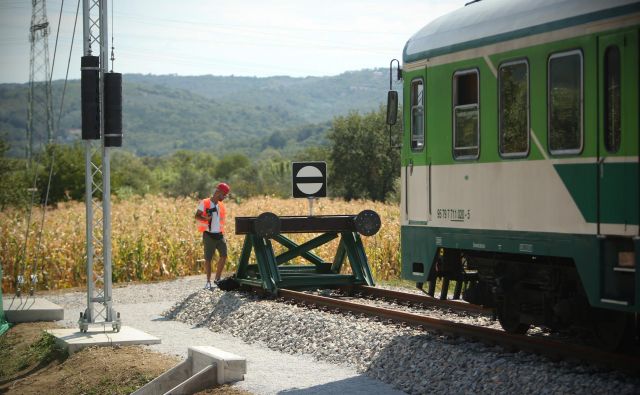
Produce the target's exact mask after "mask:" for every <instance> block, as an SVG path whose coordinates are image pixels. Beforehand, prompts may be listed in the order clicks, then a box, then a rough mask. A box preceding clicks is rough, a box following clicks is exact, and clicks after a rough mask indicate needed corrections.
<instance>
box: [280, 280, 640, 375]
mask: <svg viewBox="0 0 640 395" xmlns="http://www.w3.org/2000/svg"><path fill="white" fill-rule="evenodd" d="M278 296H279V297H282V298H284V299H290V300H294V301H300V302H307V303H310V304H315V305H316V306H326V307H331V308H337V309H340V310H342V311H348V312H351V313H355V314H365V315H368V316H374V317H379V318H382V319H387V320H390V321H392V322H398V323H406V324H409V325H412V326H417V327H420V328H421V329H424V330H430V331H435V332H438V333H443V334H447V335H452V336H462V337H465V338H469V339H471V340H475V341H480V342H483V343H486V344H489V345H500V346H502V347H504V348H505V349H507V350H522V351H526V352H530V353H534V354H540V355H544V356H547V357H549V358H551V359H569V360H580V361H583V362H587V363H591V364H597V365H601V366H606V367H610V368H615V369H619V370H622V371H627V372H631V373H635V374H637V373H640V357H639V356H630V355H624V354H618V353H612V352H607V351H603V350H599V349H597V348H593V347H587V346H581V345H576V344H569V343H563V342H560V341H555V340H549V339H543V338H540V337H532V336H524V335H515V334H511V333H508V332H505V331H502V330H497V329H490V328H485V327H479V326H474V325H469V324H464V323H459V322H453V321H447V320H440V319H436V318H431V317H426V316H422V315H419V314H414V313H407V312H404V311H397V310H391V309H387V308H381V307H375V306H370V305H363V304H359V303H355V302H351V301H345V300H340V299H335V298H329V297H325V296H318V295H312V294H308V293H303V292H298V291H292V290H288V289H279V290H278Z"/></svg>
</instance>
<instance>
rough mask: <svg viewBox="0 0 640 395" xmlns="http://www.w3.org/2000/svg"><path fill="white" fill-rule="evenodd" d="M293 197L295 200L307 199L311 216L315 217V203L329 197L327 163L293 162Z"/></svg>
mask: <svg viewBox="0 0 640 395" xmlns="http://www.w3.org/2000/svg"><path fill="white" fill-rule="evenodd" d="M291 170H292V171H291V175H292V176H293V181H292V183H291V184H292V195H293V197H294V198H307V199H308V201H309V216H313V201H314V199H316V198H319V197H327V163H326V162H293V163H292V166H291Z"/></svg>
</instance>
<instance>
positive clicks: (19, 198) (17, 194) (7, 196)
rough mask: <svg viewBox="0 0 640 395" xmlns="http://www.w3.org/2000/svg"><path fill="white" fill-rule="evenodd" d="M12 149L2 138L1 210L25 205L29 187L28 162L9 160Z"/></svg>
mask: <svg viewBox="0 0 640 395" xmlns="http://www.w3.org/2000/svg"><path fill="white" fill-rule="evenodd" d="M10 149H11V146H10V145H9V143H7V142H6V141H5V140H4V138H2V137H0V210H4V208H5V207H7V206H9V205H20V204H23V203H25V199H26V198H27V188H28V186H29V182H28V177H27V173H26V171H25V169H26V162H25V161H24V160H20V159H12V158H7V157H6V153H7V152H8V151H9V150H10Z"/></svg>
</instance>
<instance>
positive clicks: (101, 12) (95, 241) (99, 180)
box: [79, 0, 120, 332]
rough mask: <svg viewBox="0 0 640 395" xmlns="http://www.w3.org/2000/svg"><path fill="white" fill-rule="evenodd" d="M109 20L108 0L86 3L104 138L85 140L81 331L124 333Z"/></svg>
mask: <svg viewBox="0 0 640 395" xmlns="http://www.w3.org/2000/svg"><path fill="white" fill-rule="evenodd" d="M106 18H107V1H106V0H83V21H84V23H83V26H84V28H83V31H84V34H83V38H84V40H83V41H84V50H83V53H84V55H85V56H89V55H91V54H92V51H95V52H97V54H98V56H99V58H100V66H99V81H100V83H99V94H98V100H99V107H98V108H99V114H100V115H99V118H100V136H101V137H100V142H101V144H100V146H97V144H96V143H94V141H93V140H85V184H86V186H85V192H86V193H85V195H86V196H85V205H86V215H87V219H86V226H87V228H86V229H87V309H86V310H85V311H84V313H81V317H80V320H79V325H80V330H81V331H84V332H86V331H87V329H88V326H89V324H92V323H103V324H107V325H108V324H111V325H112V327H113V329H114V330H116V331H118V330H120V319H119V314H117V313H116V312H115V310H114V309H113V305H112V303H113V301H112V282H111V272H112V271H111V199H110V198H111V196H110V195H111V183H110V181H111V180H110V178H111V177H110V172H111V171H110V151H109V150H110V148H109V147H106V146H105V144H104V87H103V83H102V82H103V81H104V73H105V72H107V68H108V59H109V57H108V32H107V22H106ZM98 159H99V161H98ZM100 199H102V202H100Z"/></svg>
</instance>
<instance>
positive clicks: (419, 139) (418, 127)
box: [411, 78, 424, 151]
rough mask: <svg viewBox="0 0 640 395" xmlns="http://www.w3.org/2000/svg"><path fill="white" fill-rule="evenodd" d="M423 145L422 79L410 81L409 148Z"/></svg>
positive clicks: (416, 148)
mask: <svg viewBox="0 0 640 395" xmlns="http://www.w3.org/2000/svg"><path fill="white" fill-rule="evenodd" d="M423 147H424V84H423V82H422V79H421V78H420V79H415V80H413V81H411V149H412V150H414V151H420V150H422V148H423Z"/></svg>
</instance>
